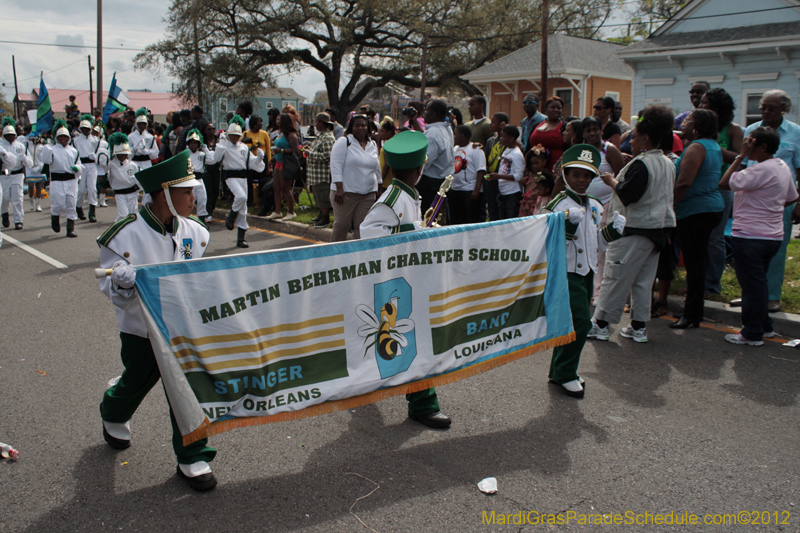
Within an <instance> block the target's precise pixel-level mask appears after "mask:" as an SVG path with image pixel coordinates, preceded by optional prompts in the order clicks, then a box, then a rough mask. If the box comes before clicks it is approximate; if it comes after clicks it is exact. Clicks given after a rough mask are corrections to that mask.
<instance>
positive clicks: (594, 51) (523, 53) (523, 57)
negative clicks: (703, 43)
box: [462, 33, 633, 80]
mask: <svg viewBox="0 0 800 533" xmlns="http://www.w3.org/2000/svg"><path fill="white" fill-rule="evenodd" d="M622 48H624V47H623V46H622V45H619V44H615V43H609V42H605V41H598V40H595V39H585V38H583V37H574V36H572V35H564V34H561V33H556V34H554V35H550V36H549V37H548V38H547V60H548V65H547V67H548V70H549V71H550V72H553V73H555V74H562V73H567V72H570V73H575V72H586V73H593V74H596V75H602V74H605V75H608V76H612V77H623V78H633V71H632V70H631V68H630V67H628V66H627V65H626V64H625V63H624V62H623V61H622V60H621V59H620V58H619V57H618V56H617V51H618V50H621V49H622ZM541 64H542V42H541V41H536V42H535V43H533V44H530V45H528V46H526V47H524V48H520V49H519V50H516V51H514V52H511V53H510V54H508V55H506V56H503V57H501V58H500V59H498V60H497V61H493V62H491V63H489V64H487V65H484V66H482V67H481V68H479V69H476V70H473V71H472V72H469V73H467V74H465V75H464V76H462V78H465V79H467V80H480V79H491V78H503V77H507V76H513V78H507V79H530V78H533V79H538V78H539V76H540V74H541V69H542V66H541Z"/></svg>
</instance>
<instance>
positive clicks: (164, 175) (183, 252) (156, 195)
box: [97, 151, 217, 490]
mask: <svg viewBox="0 0 800 533" xmlns="http://www.w3.org/2000/svg"><path fill="white" fill-rule="evenodd" d="M136 179H137V180H138V181H139V183H140V185H141V186H142V189H144V191H145V192H146V193H148V194H150V196H151V198H152V202H151V203H149V204H147V205H143V206H142V208H141V209H140V210H139V213H138V214H131V215H128V216H127V217H125V218H124V219H122V220H120V221H119V222H116V223H114V224H113V225H112V226H111V227H110V228H108V230H106V232H105V233H103V235H101V236H100V237H99V238H98V239H97V243H98V245H99V246H100V266H101V267H103V268H105V269H109V268H111V269H113V271H112V273H111V275H110V276H107V277H105V278H103V279H101V280H100V289H101V290H102V291H103V292H104V293H105V294H106V296H108V297H109V298H110V299H111V301H112V302H113V303H114V306H115V310H116V313H117V322H118V324H119V329H120V339H121V344H122V347H121V351H120V356H121V358H122V364H123V365H124V367H125V369H124V370H123V372H122V376H120V379H119V381H118V382H117V383H116V384H115V385H113V386H112V387H110V388H109V389H108V390H107V391H106V392H105V394H104V395H103V401H102V403H101V404H100V415H101V418H102V420H103V438H104V439H105V441H106V442H107V443H108V444H109V446H111V447H112V448H115V449H124V448H128V447H129V446H130V444H131V429H130V419H131V417H132V416H133V414H134V413H135V412H136V409H137V407H139V404H140V403H141V402H142V400H144V397H145V396H146V395H147V393H148V392H149V391H150V389H152V388H153V386H154V385H155V384H156V383H158V380H159V379H160V377H161V376H160V373H159V369H158V364H157V362H156V359H155V355H154V353H153V347H152V345H151V344H150V339H149V338H148V332H147V328H146V326H145V323H144V317H143V316H142V311H141V309H140V305H139V298H138V296H137V295H136V291H135V289H134V281H135V280H136V266H137V265H143V264H148V263H162V262H167V261H183V260H189V259H193V258H199V257H202V255H203V253H204V252H205V250H206V248H207V247H208V238H209V233H208V230H207V229H206V227H205V224H204V223H203V222H201V221H200V219H198V218H197V217H194V216H191V212H192V209H193V207H194V194H192V189H193V188H194V187H196V186H197V180H196V179H195V176H194V173H193V171H192V166H191V163H190V161H189V152H188V151H184V152H182V153H180V154H178V155H176V156H174V157H172V158H170V159H168V160H166V161H164V162H163V163H159V164H158V165H155V166H153V167H151V168H148V169H145V170H141V171H139V172H137V173H136ZM170 420H171V422H172V448H173V450H174V452H175V455H176V457H177V461H178V467H177V474H178V476H180V477H181V478H184V479H186V480H187V481H188V483H189V485H190V486H191V487H192V488H193V489H195V490H209V489H212V488H214V487H215V486H216V484H217V481H216V479H215V478H214V474H213V473H212V472H211V467H209V465H208V463H209V462H210V461H211V460H213V459H214V456H215V455H216V453H217V452H216V450H215V449H213V448H210V447H209V446H207V442H208V441H207V439H202V440H200V441H198V442H195V443H193V444H190V445H188V446H184V445H183V439H182V436H181V433H180V430H179V429H178V426H177V424H176V422H175V418H174V416H173V415H172V410H171V408H170Z"/></svg>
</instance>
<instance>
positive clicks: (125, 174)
mask: <svg viewBox="0 0 800 533" xmlns="http://www.w3.org/2000/svg"><path fill="white" fill-rule="evenodd" d="M108 144H109V145H110V146H111V153H112V156H111V157H110V158H109V157H101V158H100V166H101V167H102V166H103V162H106V163H105V169H104V170H105V171H107V172H108V180H109V182H110V184H111V188H112V189H114V200H115V201H116V203H117V218H116V220H115V222H119V221H120V220H122V219H123V218H125V217H127V216H128V215H130V214H133V213H136V211H137V207H138V203H139V187H138V185H137V183H136V178H135V175H136V173H137V172H139V167H138V166H137V165H136V163H134V162H133V161H131V159H130V157H131V148H130V146H129V145H128V136H127V135H125V134H124V133H122V132H120V131H118V132H116V133H112V134H111V137H109V138H108Z"/></svg>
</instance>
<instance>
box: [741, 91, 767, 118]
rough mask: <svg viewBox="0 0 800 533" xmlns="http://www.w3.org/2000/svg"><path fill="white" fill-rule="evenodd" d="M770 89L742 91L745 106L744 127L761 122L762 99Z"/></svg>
mask: <svg viewBox="0 0 800 533" xmlns="http://www.w3.org/2000/svg"><path fill="white" fill-rule="evenodd" d="M768 90H769V89H745V90H744V91H742V102H743V103H744V105H743V106H742V107H743V108H744V113H745V117H744V127H747V126H749V125H750V124H754V123H756V122H758V121H760V120H761V109H760V107H761V97H762V96H763V95H764V93H765V92H767V91H768Z"/></svg>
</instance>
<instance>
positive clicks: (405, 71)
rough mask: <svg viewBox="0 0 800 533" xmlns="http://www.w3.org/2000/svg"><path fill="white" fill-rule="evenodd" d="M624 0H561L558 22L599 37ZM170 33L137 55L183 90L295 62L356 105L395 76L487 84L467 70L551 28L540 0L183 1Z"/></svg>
mask: <svg viewBox="0 0 800 533" xmlns="http://www.w3.org/2000/svg"><path fill="white" fill-rule="evenodd" d="M613 2H614V0H573V1H571V0H551V4H550V5H551V9H550V13H551V15H550V30H551V32H552V31H565V32H568V33H570V34H572V35H579V36H586V37H592V36H594V35H596V34H597V32H598V30H599V27H600V26H601V25H602V23H603V22H605V21H606V20H607V18H608V16H609V14H610V11H611V9H612V7H613ZM167 23H168V32H167V37H166V38H165V39H163V40H161V41H159V42H157V43H155V44H153V45H150V46H149V47H147V49H146V51H145V52H142V53H140V54H139V55H138V56H137V58H136V66H137V68H140V69H151V70H157V71H163V72H166V73H167V74H169V75H170V76H172V77H174V78H176V79H177V80H178V83H177V85H176V92H177V93H179V94H180V95H182V96H185V97H188V98H191V99H197V96H198V94H199V92H200V91H201V90H202V91H204V92H206V93H208V94H212V95H213V94H235V95H245V94H249V93H251V92H252V91H253V90H254V89H256V88H257V87H261V86H263V85H273V84H274V81H275V76H276V75H277V74H279V73H284V72H286V71H290V72H291V71H299V70H301V69H304V68H312V69H315V70H317V71H319V72H320V73H322V74H323V76H324V77H325V86H326V90H327V94H328V96H329V100H330V103H331V104H332V105H335V106H337V107H339V108H340V110H341V112H343V113H346V112H348V111H350V110H351V109H353V108H354V107H355V106H356V105H357V104H358V103H359V102H360V101H361V100H362V99H363V98H364V97H365V96H366V95H367V94H368V93H369V91H370V90H372V89H373V88H376V87H382V86H384V85H385V84H386V83H388V82H390V81H394V82H398V83H400V84H403V85H408V86H411V87H419V86H420V63H421V56H422V49H423V42H424V37H425V36H426V35H427V36H428V58H427V68H426V77H427V85H428V86H431V87H450V88H453V87H460V88H462V89H464V90H465V91H466V92H468V93H471V94H474V93H477V89H476V88H475V87H472V86H470V85H469V84H467V83H466V82H465V81H463V80H461V79H460V78H459V76H461V75H463V74H465V73H467V72H469V71H471V70H474V69H476V68H478V67H480V66H482V65H484V64H486V63H487V62H489V61H493V60H495V59H498V58H500V57H502V56H503V55H505V54H507V53H509V52H511V51H513V50H516V49H518V48H520V47H522V46H525V45H527V44H530V43H531V42H533V41H535V40H537V39H539V37H540V34H541V4H540V0H427V1H426V0H288V1H287V0H177V1H173V3H172V5H171V6H170V10H169V13H168V17H167Z"/></svg>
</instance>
